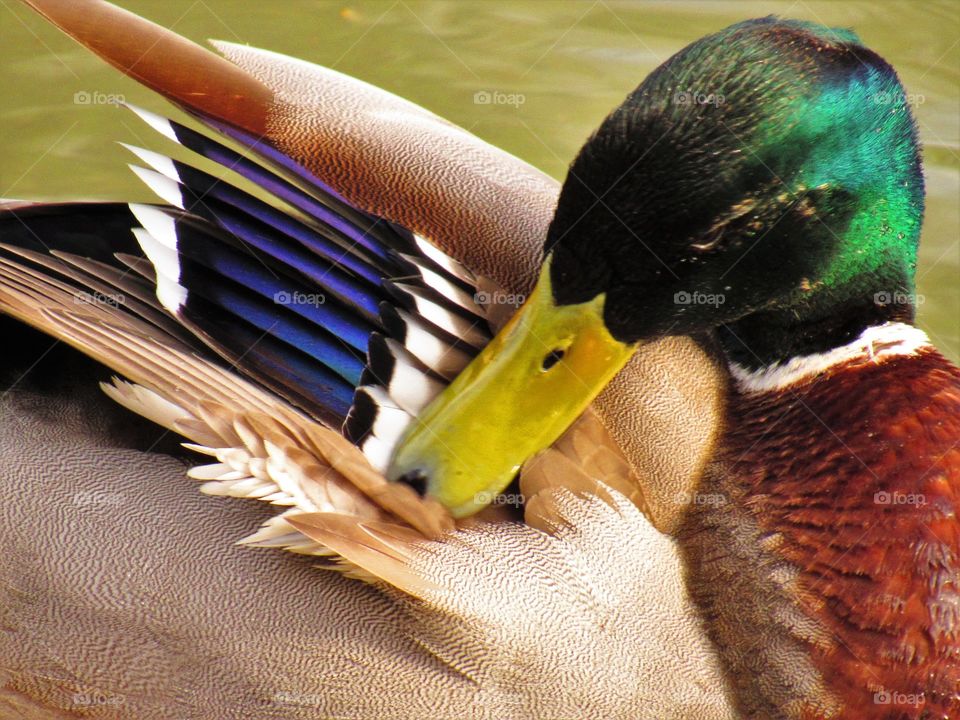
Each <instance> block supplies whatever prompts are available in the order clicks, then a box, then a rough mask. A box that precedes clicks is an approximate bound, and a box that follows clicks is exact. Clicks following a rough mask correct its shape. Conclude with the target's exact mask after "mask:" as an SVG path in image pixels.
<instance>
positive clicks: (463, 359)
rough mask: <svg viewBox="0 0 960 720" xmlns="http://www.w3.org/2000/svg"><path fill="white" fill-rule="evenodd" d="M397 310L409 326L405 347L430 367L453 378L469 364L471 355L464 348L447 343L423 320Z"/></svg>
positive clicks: (448, 377) (404, 342)
mask: <svg viewBox="0 0 960 720" xmlns="http://www.w3.org/2000/svg"><path fill="white" fill-rule="evenodd" d="M397 312H398V314H399V315H400V318H401V319H402V320H403V321H404V322H405V323H406V326H407V335H406V337H405V338H404V341H403V345H404V347H405V348H407V350H408V351H409V352H410V354H411V355H413V356H414V357H415V358H417V359H418V360H419V361H420V362H422V363H423V364H424V365H426V366H427V367H428V368H430V369H431V370H433V371H434V372H436V373H437V374H439V375H441V376H442V377H445V378H447V379H448V380H453V378H455V377H456V376H457V375H458V374H459V373H460V371H461V370H463V368H465V367H466V366H467V365H468V364H469V362H470V356H469V355H467V353H465V352H463V350H460V349H459V348H455V347H452V346H450V345H448V344H447V343H445V342H444V341H443V340H441V339H440V338H438V337H437V336H436V335H434V334H433V333H432V332H430V330H429V329H428V328H427V327H426V326H425V325H424V324H423V322H422V321H421V320H419V319H417V318H416V317H414V316H413V315H411V314H410V313H408V312H406V311H405V310H398V311H397Z"/></svg>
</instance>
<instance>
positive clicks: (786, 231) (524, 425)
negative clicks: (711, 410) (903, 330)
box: [391, 18, 923, 514]
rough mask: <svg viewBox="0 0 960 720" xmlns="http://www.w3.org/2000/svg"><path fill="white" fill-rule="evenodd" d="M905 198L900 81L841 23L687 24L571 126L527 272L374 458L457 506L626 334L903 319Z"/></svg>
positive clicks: (567, 406)
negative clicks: (530, 288)
mask: <svg viewBox="0 0 960 720" xmlns="http://www.w3.org/2000/svg"><path fill="white" fill-rule="evenodd" d="M922 214H923V179H922V174H921V168H920V157H919V151H918V147H917V142H916V132H915V128H914V124H913V120H912V118H911V115H910V110H909V108H908V105H907V100H906V96H905V94H904V91H903V88H902V86H901V85H900V83H899V80H898V79H897V76H896V74H895V73H894V71H893V69H892V68H891V67H890V66H889V65H888V64H887V63H886V62H885V61H884V60H883V59H882V58H880V57H879V56H878V55H877V54H875V53H874V52H872V51H871V50H868V49H867V48H865V47H863V46H862V45H861V44H860V43H859V41H858V39H857V38H856V36H855V35H853V34H852V33H850V32H848V31H842V30H832V29H829V28H825V27H822V26H819V25H813V24H810V23H806V22H798V21H783V20H776V19H774V18H765V19H761V20H751V21H748V22H744V23H740V24H737V25H734V26H732V27H730V28H727V29H726V30H724V31H722V32H719V33H717V34H715V35H711V36H708V37H706V38H703V39H701V40H699V41H697V42H696V43H694V44H692V45H690V46H689V47H687V48H685V49H684V50H682V51H680V52H679V53H677V54H676V55H675V56H673V57H672V58H670V59H669V60H668V61H667V62H665V63H664V64H663V65H661V66H660V67H659V68H657V69H656V70H655V71H654V72H653V73H651V75H650V76H649V77H648V78H647V79H646V80H645V81H644V82H643V83H642V84H641V85H640V87H638V88H637V89H636V90H635V91H634V92H633V93H631V94H630V95H629V96H628V97H627V99H626V100H625V101H624V103H623V104H622V105H621V106H620V107H618V108H617V109H616V110H614V112H613V113H611V114H610V116H609V117H607V118H606V120H604V122H603V123H602V124H601V126H600V128H599V129H598V130H597V131H596V132H595V133H594V134H593V135H592V136H591V137H590V139H589V140H588V141H587V143H586V145H585V146H584V147H583V149H582V150H581V151H580V154H579V155H578V156H577V158H576V160H575V161H574V162H573V164H572V165H571V167H570V172H569V174H568V177H567V180H566V182H565V183H564V186H563V190H562V192H561V194H560V200H559V203H558V205H557V210H556V214H555V217H554V220H553V223H552V225H551V227H550V230H549V234H548V237H547V240H546V245H545V251H546V261H545V263H544V269H543V272H542V274H541V278H540V281H539V283H538V286H537V290H536V291H535V292H534V294H533V295H532V296H531V298H530V299H529V300H528V303H527V305H526V306H525V308H524V309H523V310H521V314H520V316H519V318H516V319H515V320H514V322H512V323H511V324H510V325H509V326H508V327H507V328H505V330H504V331H503V332H502V333H501V334H500V335H499V336H498V338H497V339H495V340H494V342H493V343H492V344H491V346H490V347H489V348H488V349H487V350H485V351H484V352H483V353H481V355H480V356H479V357H478V358H477V360H476V361H475V362H474V364H473V365H471V367H469V368H468V369H467V370H466V371H465V372H464V373H463V375H462V376H461V377H460V378H458V379H457V380H456V381H455V382H454V383H453V384H452V385H451V386H450V387H449V388H448V389H447V391H445V392H444V393H443V394H442V395H441V396H440V397H439V398H438V399H437V400H436V401H435V402H434V403H433V404H432V405H431V406H430V407H429V408H428V409H427V412H426V413H425V414H424V415H423V416H422V417H421V419H420V423H418V424H417V425H416V426H415V427H414V428H413V429H412V430H411V431H410V432H409V433H408V435H407V437H406V438H405V439H404V441H403V443H402V444H401V447H400V449H399V451H398V452H397V454H396V455H395V458H394V463H393V466H392V468H391V475H392V476H393V477H395V478H398V477H401V476H406V477H407V478H416V479H419V480H425V481H426V488H427V492H428V493H430V494H433V495H435V496H436V497H438V498H439V499H440V500H441V501H442V502H444V503H445V504H446V505H448V506H449V507H451V508H452V509H453V510H454V512H455V514H467V513H469V512H472V511H474V510H476V509H477V508H478V507H479V506H481V505H482V501H483V500H485V499H487V498H490V497H492V495H493V494H494V493H496V492H497V491H499V490H500V489H502V488H503V487H504V486H505V485H506V484H507V483H508V482H509V480H510V479H511V478H512V477H513V475H514V474H515V472H516V469H517V468H518V467H519V465H520V464H521V463H522V462H523V461H524V460H525V459H527V458H528V457H529V456H530V455H531V454H533V453H534V452H536V451H538V450H540V449H542V448H543V447H544V446H546V445H548V444H550V443H552V442H553V441H554V440H555V439H556V438H557V437H558V436H559V435H560V434H561V433H562V431H563V430H564V429H565V428H566V427H567V426H568V425H569V423H570V422H572V421H573V420H574V419H575V418H576V416H577V415H578V414H579V413H580V412H581V411H582V410H583V409H584V407H585V406H586V405H587V404H588V403H589V402H590V401H591V400H592V399H593V398H594V397H595V396H596V394H597V393H598V392H599V391H600V390H601V389H602V388H603V386H604V385H605V384H606V383H607V382H608V381H609V380H610V378H611V377H612V376H613V374H615V373H616V372H617V371H618V370H619V369H620V367H622V365H623V364H624V363H625V362H626V360H627V359H628V358H629V357H630V354H631V353H632V351H633V350H634V349H635V347H636V345H637V344H638V343H641V342H649V341H651V340H654V339H657V338H659V337H663V336H666V335H687V334H693V333H698V332H703V331H708V330H711V329H715V328H716V329H719V330H720V336H721V340H722V342H723V344H724V347H725V349H726V351H727V352H728V354H729V355H730V356H731V358H732V359H733V360H735V361H736V362H738V363H740V364H742V365H746V366H748V367H758V366H762V365H766V364H769V363H773V362H776V361H778V360H784V359H787V358H789V357H792V356H795V355H802V354H809V353H811V352H817V351H821V350H825V349H827V348H828V347H831V346H835V345H838V344H841V343H843V342H845V341H849V340H852V339H853V338H854V337H855V336H856V335H857V334H859V332H860V331H861V330H862V329H864V328H865V327H866V326H868V325H871V324H876V323H879V322H883V321H885V320H909V319H911V318H912V316H913V305H912V303H911V302H910V299H911V298H912V291H913V273H914V265H915V257H916V246H917V240H918V237H919V232H920V223H921V218H922ZM559 356H562V357H560V359H559V361H556V362H554V361H555V360H556V358H557V357H559Z"/></svg>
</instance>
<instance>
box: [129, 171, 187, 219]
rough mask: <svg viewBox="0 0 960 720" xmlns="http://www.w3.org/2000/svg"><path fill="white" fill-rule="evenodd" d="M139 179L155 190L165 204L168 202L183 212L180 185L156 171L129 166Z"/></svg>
mask: <svg viewBox="0 0 960 720" xmlns="http://www.w3.org/2000/svg"><path fill="white" fill-rule="evenodd" d="M128 167H129V168H130V169H131V170H133V172H134V173H135V174H136V176H137V177H138V178H140V179H141V180H142V181H143V182H144V183H145V184H146V186H147V187H148V188H150V189H151V190H153V192H155V193H156V194H157V197H159V198H160V199H161V200H163V201H164V202H168V203H170V204H171V205H174V206H176V207H178V208H180V209H181V210H183V209H184V207H183V194H182V193H181V192H180V184H179V183H177V182H176V181H175V180H171V179H170V178H168V177H167V176H165V175H162V174H161V173H158V172H157V171H156V170H149V169H147V168H143V167H140V166H139V165H132V164H131V165H128Z"/></svg>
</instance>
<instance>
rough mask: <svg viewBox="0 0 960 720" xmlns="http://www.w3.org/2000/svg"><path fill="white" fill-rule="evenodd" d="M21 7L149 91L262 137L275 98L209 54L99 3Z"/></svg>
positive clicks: (42, 1)
mask: <svg viewBox="0 0 960 720" xmlns="http://www.w3.org/2000/svg"><path fill="white" fill-rule="evenodd" d="M25 2H26V3H27V5H30V6H31V7H33V8H34V9H35V10H36V11H37V12H39V13H40V14H41V15H43V16H44V17H45V18H47V20H49V21H50V22H51V23H53V24H54V25H56V26H57V27H59V28H60V29H61V30H63V31H64V32H65V33H67V35H69V36H70V37H72V38H73V39H75V40H76V41H77V42H79V43H80V44H81V45H84V46H86V47H87V48H89V49H90V50H92V51H93V52H95V53H96V54H97V55H99V56H100V57H102V58H103V59H104V60H106V61H107V62H108V63H110V64H111V65H113V66H114V67H116V68H118V69H119V70H121V71H122V72H124V73H125V74H127V75H129V76H130V77H132V78H134V79H136V80H137V81H139V82H141V83H143V84H144V85H146V86H147V87H148V88H150V89H151V90H155V91H156V92H158V93H160V94H161V95H163V96H164V97H167V98H169V99H170V100H172V101H174V102H176V103H178V104H180V105H183V106H184V107H188V108H190V109H192V110H194V111H196V112H199V113H201V114H203V115H206V116H208V117H211V118H215V119H217V120H221V121H224V122H226V123H229V124H230V125H234V126H236V127H238V128H241V129H243V130H246V131H247V132H250V133H253V135H254V136H255V137H260V136H262V135H263V134H264V132H265V130H266V122H267V109H268V107H269V106H270V103H271V100H272V98H273V93H272V92H271V91H270V90H269V89H268V88H267V87H266V86H264V85H263V84H262V83H260V82H258V81H257V80H256V79H255V78H254V77H252V76H251V75H250V74H249V73H246V72H244V71H243V70H241V69H239V68H237V66H236V65H234V64H232V63H230V62H228V61H226V60H224V59H223V58H221V57H218V56H217V55H215V54H214V53H212V52H210V51H209V50H206V49H204V48H202V47H200V46H199V45H197V44H196V43H193V42H191V41H189V40H187V39H186V38H183V37H181V36H179V35H177V34H176V33H174V32H171V31H170V30H167V29H166V28H163V27H161V26H159V25H156V24H154V23H152V22H150V21H149V20H145V19H144V18H141V17H138V16H136V15H134V14H133V13H131V12H128V11H126V10H123V9H122V8H118V7H117V6H115V5H111V4H110V3H108V2H102V0H25Z"/></svg>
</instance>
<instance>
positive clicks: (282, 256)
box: [185, 196, 382, 321]
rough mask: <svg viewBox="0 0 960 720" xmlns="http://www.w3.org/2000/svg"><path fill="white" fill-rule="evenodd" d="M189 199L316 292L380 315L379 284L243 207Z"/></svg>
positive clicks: (191, 206) (191, 207)
mask: <svg viewBox="0 0 960 720" xmlns="http://www.w3.org/2000/svg"><path fill="white" fill-rule="evenodd" d="M185 200H186V201H187V202H186V203H185V208H186V210H188V211H189V212H193V213H195V214H197V215H199V216H200V217H203V218H204V219H205V220H208V221H210V222H212V223H213V224H215V225H217V226H219V227H220V228H222V229H223V230H226V231H227V232H228V233H230V234H231V235H232V236H234V237H235V238H237V239H238V240H239V241H240V242H241V243H243V244H245V245H247V246H248V247H249V248H253V249H255V250H258V251H260V252H262V253H264V254H265V255H267V256H269V257H271V258H273V259H275V260H276V261H278V262H280V263H282V264H284V265H286V266H288V267H290V268H294V269H296V270H297V271H298V272H299V273H301V274H302V275H304V276H305V277H306V278H309V279H310V280H312V281H313V282H314V283H316V290H315V291H325V292H326V293H329V294H330V295H332V296H333V297H337V298H339V299H340V300H341V301H343V302H345V303H349V304H350V305H352V306H353V307H355V308H356V309H357V310H358V311H359V312H361V313H363V314H364V315H365V316H366V318H367V319H368V320H370V321H373V320H375V318H376V317H377V303H378V301H379V299H380V297H381V296H382V293H381V292H380V290H379V289H378V288H377V286H375V285H373V284H371V283H369V282H367V281H364V280H362V279H360V278H358V277H356V276H354V275H352V274H351V273H348V272H345V271H344V270H343V269H342V267H341V266H340V265H339V264H334V263H331V262H329V261H327V260H325V259H323V258H321V257H320V256H318V255H317V254H316V253H313V252H310V251H309V250H307V249H305V248H304V247H303V246H302V245H300V244H299V243H297V242H296V241H293V240H292V239H291V238H290V237H289V236H287V235H285V234H284V233H283V232H281V231H279V230H277V229H276V228H275V227H273V226H271V225H268V224H266V223H264V222H262V221H260V220H258V219H256V218H255V217H252V216H251V215H250V214H248V213H247V212H246V211H245V210H244V209H242V208H239V207H237V206H234V205H230V204H227V203H224V202H221V201H219V200H217V199H215V198H213V199H211V198H207V199H204V200H203V201H202V202H199V201H197V198H196V196H193V197H192V198H191V197H187V198H185ZM191 200H192V202H191Z"/></svg>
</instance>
